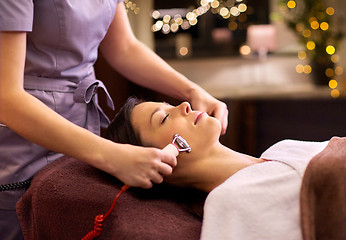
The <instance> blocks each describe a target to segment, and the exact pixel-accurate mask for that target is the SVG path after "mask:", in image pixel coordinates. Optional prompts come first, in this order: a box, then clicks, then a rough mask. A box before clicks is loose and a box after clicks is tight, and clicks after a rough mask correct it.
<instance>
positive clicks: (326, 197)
mask: <svg viewBox="0 0 346 240" xmlns="http://www.w3.org/2000/svg"><path fill="white" fill-rule="evenodd" d="M301 220H302V230H303V239H304V240H315V239H319V240H323V239H326V240H339V239H340V240H345V239H346V138H336V137H335V138H332V139H331V141H330V142H329V144H328V145H327V147H326V148H325V149H324V150H323V151H322V152H321V153H319V154H318V155H316V156H315V157H314V158H313V159H312V160H311V162H310V163H309V164H308V167H307V169H306V172H305V174H304V178H303V184H302V189H301Z"/></svg>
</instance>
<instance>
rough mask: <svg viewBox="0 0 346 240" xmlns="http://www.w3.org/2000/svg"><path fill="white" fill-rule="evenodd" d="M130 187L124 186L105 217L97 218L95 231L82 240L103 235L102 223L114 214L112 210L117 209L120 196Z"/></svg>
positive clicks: (89, 239)
mask: <svg viewBox="0 0 346 240" xmlns="http://www.w3.org/2000/svg"><path fill="white" fill-rule="evenodd" d="M129 187H130V186H128V185H124V186H122V188H121V190H120V192H119V193H118V195H117V196H116V197H115V199H114V201H113V203H112V206H111V207H110V208H109V210H108V212H107V213H106V214H105V215H103V214H99V215H97V216H96V217H95V221H94V229H93V230H91V231H90V232H88V233H87V234H86V235H85V236H84V237H82V240H92V239H94V238H96V237H98V236H100V235H101V233H102V223H103V221H104V220H105V219H106V218H107V217H108V215H109V214H110V213H111V212H112V210H113V209H114V207H115V204H116V203H117V201H118V199H119V197H120V195H121V194H122V193H123V192H125V191H126V190H127V189H129Z"/></svg>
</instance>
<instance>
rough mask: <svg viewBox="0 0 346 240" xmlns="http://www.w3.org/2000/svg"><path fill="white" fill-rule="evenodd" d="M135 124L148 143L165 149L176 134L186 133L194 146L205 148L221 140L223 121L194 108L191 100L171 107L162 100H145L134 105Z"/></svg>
mask: <svg viewBox="0 0 346 240" xmlns="http://www.w3.org/2000/svg"><path fill="white" fill-rule="evenodd" d="M130 119H131V124H132V126H133V128H134V130H135V132H136V134H137V137H139V139H140V140H141V142H142V144H143V145H144V146H153V147H158V148H161V149H162V148H164V147H165V146H166V145H167V144H168V143H170V142H172V140H173V135H174V134H179V135H180V136H182V137H183V138H184V139H185V140H186V141H187V142H188V143H189V145H190V147H191V148H192V151H191V152H195V151H201V150H203V149H206V148H207V147H208V146H210V145H211V144H213V143H214V142H216V141H218V139H219V137H220V132H221V125H220V122H219V121H218V120H217V119H216V118H213V117H210V116H208V114H207V113H205V112H199V111H192V110H191V106H190V104H189V103H187V102H184V103H182V104H180V105H179V106H176V107H174V106H171V105H169V104H166V103H161V102H144V103H141V104H139V105H137V106H135V107H134V109H133V110H132V113H131V118H130Z"/></svg>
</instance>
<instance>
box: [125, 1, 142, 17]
mask: <svg viewBox="0 0 346 240" xmlns="http://www.w3.org/2000/svg"><path fill="white" fill-rule="evenodd" d="M124 4H125V9H126V12H127V13H128V12H129V11H132V12H133V13H134V14H139V12H140V8H139V7H138V6H137V4H136V3H134V2H132V1H129V0H124Z"/></svg>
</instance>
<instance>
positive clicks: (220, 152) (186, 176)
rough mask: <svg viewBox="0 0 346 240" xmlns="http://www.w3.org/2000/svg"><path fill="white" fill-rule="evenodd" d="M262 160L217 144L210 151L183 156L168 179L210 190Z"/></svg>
mask: <svg viewBox="0 0 346 240" xmlns="http://www.w3.org/2000/svg"><path fill="white" fill-rule="evenodd" d="M261 161H262V160H261V159H258V158H254V157H251V156H248V155H245V154H241V153H238V152H235V151H233V150H231V149H229V148H227V147H225V146H223V145H221V144H216V145H215V146H214V147H212V148H210V149H209V150H208V151H205V152H202V153H196V154H194V155H192V152H191V156H188V155H185V156H181V159H178V166H177V167H176V169H174V171H173V174H172V177H169V178H168V179H171V180H173V184H178V185H184V186H189V187H194V188H197V189H200V190H203V191H205V192H210V191H211V190H213V189H214V188H215V187H217V186H218V185H220V184H221V183H223V182H224V181H225V180H226V179H228V178H229V177H230V176H232V175H233V174H234V173H236V172H238V171H239V170H241V169H243V168H245V167H248V166H250V165H253V164H255V163H259V162H261ZM174 179H176V180H175V181H174Z"/></svg>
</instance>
